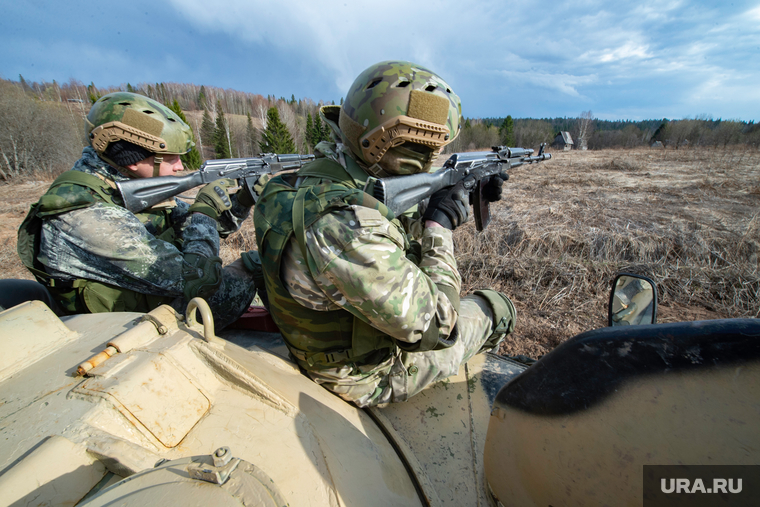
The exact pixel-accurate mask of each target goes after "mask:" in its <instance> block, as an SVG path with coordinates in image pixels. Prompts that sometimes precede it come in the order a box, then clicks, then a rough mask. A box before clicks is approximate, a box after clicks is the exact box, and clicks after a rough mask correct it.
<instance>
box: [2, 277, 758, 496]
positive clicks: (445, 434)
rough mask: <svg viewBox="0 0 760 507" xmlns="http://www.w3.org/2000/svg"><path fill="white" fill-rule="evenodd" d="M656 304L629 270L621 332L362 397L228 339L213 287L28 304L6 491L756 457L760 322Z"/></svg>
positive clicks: (436, 491)
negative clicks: (396, 393) (71, 306)
mask: <svg viewBox="0 0 760 507" xmlns="http://www.w3.org/2000/svg"><path fill="white" fill-rule="evenodd" d="M656 307H657V294H656V290H655V287H654V284H653V283H652V282H651V280H647V279H645V278H642V277H636V276H632V275H623V276H622V277H620V278H619V279H617V280H616V281H615V282H614V284H613V289H612V294H611V297H610V307H609V321H610V324H611V325H610V327H607V328H603V329H597V330H592V331H588V332H586V333H583V334H581V335H578V336H576V337H574V338H571V339H570V340H568V341H566V342H565V343H563V344H562V345H560V346H559V347H557V348H556V349H555V350H553V351H552V352H551V353H549V354H547V355H546V356H544V357H542V358H541V359H540V360H538V361H537V362H535V363H534V364H531V365H530V366H528V364H526V363H527V362H528V361H519V360H515V359H510V358H504V357H500V356H497V355H492V354H482V355H478V356H476V357H475V358H473V359H472V360H471V361H470V362H469V363H467V364H466V365H465V366H464V367H462V368H461V370H460V372H459V374H458V375H457V376H455V377H452V378H450V379H448V380H446V381H444V382H440V383H438V384H435V385H433V386H432V387H430V388H428V389H427V390H425V391H423V392H422V393H420V394H419V395H417V396H415V397H413V398H412V399H410V400H409V401H408V402H406V403H400V404H392V405H390V406H387V407H383V408H372V409H365V410H361V409H358V408H356V407H355V406H353V405H351V404H349V403H346V402H345V401H343V400H342V399H341V398H339V397H337V396H335V395H333V394H331V393H330V392H328V391H327V390H325V389H323V388H322V387H320V386H319V385H317V384H315V383H314V382H313V381H311V380H310V379H309V378H307V377H306V376H305V375H303V374H302V373H301V372H300V371H299V369H298V367H297V366H296V365H295V364H294V362H293V361H291V360H290V359H289V356H288V350H287V348H286V347H285V346H284V343H283V341H282V339H281V337H280V335H278V334H277V333H276V332H267V331H254V330H251V329H244V330H225V331H224V332H221V333H218V334H217V333H216V332H215V330H214V325H213V319H212V317H211V313H210V311H209V309H208V306H207V305H206V303H205V301H203V300H202V299H195V300H193V301H191V302H190V304H189V305H188V308H187V311H186V312H185V314H184V315H180V314H178V313H177V312H175V311H174V310H172V309H171V308H169V307H166V306H164V307H159V308H158V309H156V310H154V311H152V312H150V313H148V314H134V313H103V314H92V315H76V316H69V317H63V318H58V317H57V316H56V315H55V314H54V313H53V312H52V311H50V310H49V309H48V307H47V306H45V305H44V304H43V303H41V302H39V301H30V302H25V303H22V304H20V305H18V306H15V307H13V308H10V309H8V310H6V311H4V312H2V313H0V339H1V340H2V354H0V421H1V422H0V474H1V475H0V504H3V505H19V506H20V505H29V506H42V505H45V506H48V505H49V506H74V505H87V506H104V505H120V506H141V507H142V506H145V505H161V506H170V505H215V506H216V505H218V506H224V505H230V506H232V505H245V506H283V505H291V506H341V505H345V506H374V505H382V506H387V505H394V506H395V505H434V506H439V505H443V506H454V505H456V506H487V505H500V506H501V505H504V506H507V505H510V506H546V505H552V506H555V507H557V506H561V505H642V500H643V499H642V496H643V490H642V481H643V480H644V471H643V467H644V465H679V464H682V465H683V464H687V465H706V464H710V465H750V464H758V462H759V461H760V454H759V453H760V434H759V433H758V431H757V428H758V423H759V422H760V323H759V322H758V321H757V320H756V319H737V320H717V321H704V322H688V323H677V324H655V320H656ZM253 320H256V319H253ZM647 324H648V325H647ZM259 327H260V328H261V326H259ZM265 329H266V328H265Z"/></svg>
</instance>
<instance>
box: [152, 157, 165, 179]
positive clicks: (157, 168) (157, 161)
mask: <svg viewBox="0 0 760 507" xmlns="http://www.w3.org/2000/svg"><path fill="white" fill-rule="evenodd" d="M163 161H164V156H163V155H159V154H155V155H153V177H154V178H157V177H158V175H159V174H161V163H162V162H163Z"/></svg>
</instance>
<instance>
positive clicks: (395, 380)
mask: <svg viewBox="0 0 760 507" xmlns="http://www.w3.org/2000/svg"><path fill="white" fill-rule="evenodd" d="M510 317H511V318H514V315H512V316H510ZM493 320H494V319H493V312H492V310H491V307H490V306H489V305H488V304H487V303H486V301H485V300H484V299H483V298H481V297H478V296H474V295H472V296H466V297H464V298H462V301H461V304H460V308H459V317H458V318H457V329H458V330H459V338H458V340H457V342H456V343H455V344H454V345H453V346H451V347H449V348H447V349H443V350H432V351H428V352H404V351H402V350H401V349H398V348H396V350H395V351H394V353H393V354H392V356H391V357H390V358H388V359H387V360H386V361H384V362H382V363H381V364H379V365H371V366H367V367H364V368H362V367H359V368H357V367H354V366H353V365H350V364H349V365H345V366H342V367H340V368H332V369H328V370H320V371H311V372H309V376H310V377H311V378H312V379H313V380H314V381H315V382H317V383H318V384H321V385H322V386H323V387H325V388H327V389H329V390H330V391H332V392H334V393H336V394H338V395H340V396H341V397H342V398H343V399H345V400H346V401H350V402H353V403H354V404H356V405H357V406H359V407H370V406H376V405H386V404H388V403H391V402H394V403H395V402H401V401H406V400H407V399H408V398H409V397H410V396H414V395H415V394H417V393H419V392H420V391H422V390H423V389H425V388H426V387H428V386H429V385H430V384H433V383H434V382H438V381H439V380H443V379H445V378H448V377H451V376H452V375H456V374H457V373H458V372H459V368H460V366H461V365H462V364H464V363H466V362H467V361H468V360H469V359H470V358H472V357H473V356H474V355H475V354H477V353H478V352H479V351H480V349H481V348H482V347H483V345H484V344H485V342H486V340H487V339H488V338H489V337H490V336H491V333H492V329H493Z"/></svg>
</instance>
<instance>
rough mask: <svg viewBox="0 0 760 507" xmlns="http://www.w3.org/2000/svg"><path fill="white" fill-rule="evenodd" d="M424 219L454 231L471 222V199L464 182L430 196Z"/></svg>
mask: <svg viewBox="0 0 760 507" xmlns="http://www.w3.org/2000/svg"><path fill="white" fill-rule="evenodd" d="M423 218H424V219H425V220H432V221H433V222H438V223H439V224H441V225H442V226H444V227H445V228H447V229H449V230H452V231H453V230H454V229H456V228H457V227H459V226H460V225H462V224H463V223H465V222H466V221H467V220H469V218H470V199H469V196H468V195H467V191H466V190H465V189H464V185H463V184H462V182H461V181H460V182H459V183H457V184H456V185H454V186H453V187H447V188H442V189H441V190H439V191H438V192H436V193H434V194H433V195H432V196H430V202H429V203H428V206H427V209H426V210H425V215H424V216H423Z"/></svg>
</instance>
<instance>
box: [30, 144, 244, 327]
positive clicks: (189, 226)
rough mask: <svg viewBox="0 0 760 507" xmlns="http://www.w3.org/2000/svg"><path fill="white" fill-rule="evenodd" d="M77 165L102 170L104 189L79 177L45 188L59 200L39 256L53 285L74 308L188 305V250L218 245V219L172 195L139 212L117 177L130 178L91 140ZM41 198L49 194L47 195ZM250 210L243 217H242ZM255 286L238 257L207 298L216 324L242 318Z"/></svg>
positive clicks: (208, 253) (211, 251)
mask: <svg viewBox="0 0 760 507" xmlns="http://www.w3.org/2000/svg"><path fill="white" fill-rule="evenodd" d="M72 171H79V172H82V173H85V174H89V175H93V176H97V177H98V178H100V179H101V180H102V181H103V188H104V189H105V191H106V193H105V197H106V199H104V196H102V195H99V194H98V192H96V191H94V190H92V189H90V188H87V187H86V186H81V185H77V184H73V183H64V184H62V185H55V184H54V185H53V187H51V189H50V190H49V191H48V193H47V194H46V195H45V196H44V199H46V202H54V203H55V205H54V207H57V208H58V210H57V211H56V210H53V211H52V212H51V213H48V214H47V215H46V216H45V217H44V219H43V223H42V230H41V234H40V245H39V250H38V251H37V252H35V254H36V258H37V260H38V261H39V262H40V263H41V264H42V265H43V266H44V270H45V272H46V273H47V275H48V276H49V277H50V280H52V282H50V280H43V281H47V282H48V283H52V287H51V291H52V292H53V293H54V295H55V296H56V299H58V301H59V303H60V304H61V305H62V306H63V307H64V308H65V310H66V311H68V312H76V313H79V312H101V311H138V312H147V311H149V310H151V309H153V308H155V307H156V306H158V305H160V304H164V303H166V304H172V305H173V306H174V307H175V308H176V309H177V310H179V311H184V309H185V306H186V304H187V303H186V301H184V299H183V287H184V283H185V282H184V280H183V276H182V266H183V255H185V254H190V253H193V254H198V255H201V256H205V257H214V256H217V255H218V253H219V233H218V232H217V222H216V221H215V220H213V219H211V218H209V217H207V216H205V215H202V214H199V213H195V214H190V213H189V212H188V209H189V205H188V204H187V203H185V202H183V201H180V200H172V201H171V202H167V203H166V204H165V205H159V206H155V207H153V208H150V209H148V210H145V211H144V212H141V213H138V214H133V213H131V212H130V211H128V210H127V209H125V208H123V207H122V206H121V205H120V204H121V201H120V198H119V195H118V192H110V190H111V189H113V188H114V187H115V185H114V184H113V182H115V181H125V180H127V179H128V178H127V177H125V176H123V175H122V174H120V173H119V172H118V171H117V170H116V169H114V168H113V167H111V166H110V165H109V164H108V163H106V162H105V161H104V160H103V159H101V158H100V157H99V156H98V155H97V153H96V152H95V150H93V149H92V148H90V147H87V148H85V149H84V150H83V152H82V158H81V159H80V160H79V161H77V162H76V164H75V165H74V167H73V169H72ZM41 202H42V200H41ZM243 218H244V217H243ZM254 292H255V287H254V285H253V281H252V277H251V274H250V273H249V272H248V271H246V270H245V269H244V268H243V266H242V262H240V261H237V262H235V263H233V264H231V265H229V266H227V267H226V268H225V269H224V271H223V279H222V282H221V285H220V286H219V288H218V290H217V291H216V293H215V294H214V295H213V296H212V297H211V298H209V300H208V302H209V305H210V306H211V309H212V312H213V313H214V317H215V321H216V323H217V326H219V327H223V326H225V325H227V324H229V323H230V322H232V321H234V320H236V319H237V318H238V317H239V316H240V315H241V314H242V312H243V311H245V309H246V308H248V305H250V303H251V300H252V299H253V296H254Z"/></svg>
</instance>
